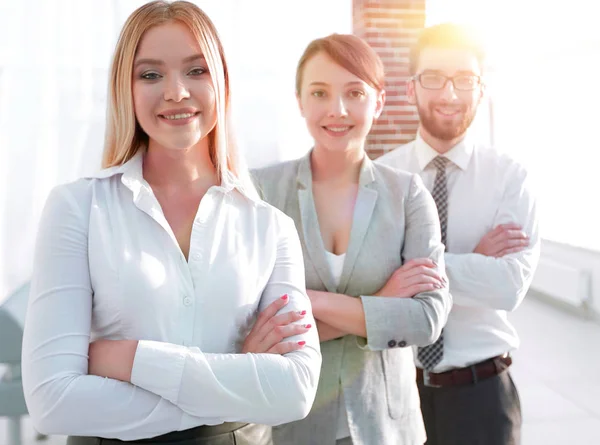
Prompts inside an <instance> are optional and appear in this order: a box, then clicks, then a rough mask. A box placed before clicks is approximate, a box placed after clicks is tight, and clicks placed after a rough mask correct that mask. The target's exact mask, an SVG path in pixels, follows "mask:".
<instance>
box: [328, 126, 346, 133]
mask: <svg viewBox="0 0 600 445" xmlns="http://www.w3.org/2000/svg"><path fill="white" fill-rule="evenodd" d="M325 128H327V129H328V130H329V131H333V132H334V133H342V132H344V131H346V130H348V129H349V128H350V127H325Z"/></svg>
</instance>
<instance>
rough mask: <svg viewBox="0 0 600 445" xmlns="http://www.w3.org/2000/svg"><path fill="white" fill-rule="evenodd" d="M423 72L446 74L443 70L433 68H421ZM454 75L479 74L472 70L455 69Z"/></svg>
mask: <svg viewBox="0 0 600 445" xmlns="http://www.w3.org/2000/svg"><path fill="white" fill-rule="evenodd" d="M423 73H427V74H430V73H435V74H442V75H445V74H446V73H445V72H444V71H443V70H434V69H428V70H427V69H426V70H423ZM454 75H455V76H464V75H467V76H479V74H475V73H474V72H473V71H470V70H461V71H457V72H456V73H455V74H454Z"/></svg>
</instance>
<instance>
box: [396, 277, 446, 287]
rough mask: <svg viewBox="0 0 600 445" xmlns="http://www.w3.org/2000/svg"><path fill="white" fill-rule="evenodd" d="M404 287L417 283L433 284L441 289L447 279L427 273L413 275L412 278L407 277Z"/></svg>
mask: <svg viewBox="0 0 600 445" xmlns="http://www.w3.org/2000/svg"><path fill="white" fill-rule="evenodd" d="M402 284H403V285H402V287H403V288H408V287H410V286H414V285H417V284H433V285H434V286H435V287H436V288H437V289H441V288H442V287H444V286H445V285H446V281H445V279H444V278H442V277H440V276H431V275H426V274H419V275H413V276H412V277H410V278H407V279H406V280H404V281H403V283H402Z"/></svg>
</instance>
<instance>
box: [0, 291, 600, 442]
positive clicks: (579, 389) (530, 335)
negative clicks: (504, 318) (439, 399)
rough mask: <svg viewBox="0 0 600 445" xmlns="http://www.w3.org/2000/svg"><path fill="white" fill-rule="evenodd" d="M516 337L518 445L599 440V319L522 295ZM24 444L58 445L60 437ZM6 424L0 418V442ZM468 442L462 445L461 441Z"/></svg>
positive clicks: (26, 427)
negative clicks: (520, 415) (520, 427)
mask: <svg viewBox="0 0 600 445" xmlns="http://www.w3.org/2000/svg"><path fill="white" fill-rule="evenodd" d="M510 318H511V320H512V321H513V323H514V324H515V326H516V328H517V330H518V331H519V334H520V336H521V342H522V343H521V348H520V349H519V351H517V352H516V353H515V354H514V356H515V364H514V366H513V368H512V373H513V376H514V377H515V380H516V383H517V386H518V388H519V391H520V394H521V401H522V405H523V416H524V426H523V445H575V444H577V445H600V358H599V354H600V323H598V322H597V321H596V322H592V321H588V320H584V319H582V318H580V317H578V316H575V315H572V314H570V313H568V312H565V311H564V310H561V309H558V308H556V307H554V306H552V305H549V304H547V303H545V302H543V301H539V300H536V299H534V298H527V299H526V300H525V301H524V303H523V304H522V306H521V307H520V308H519V309H518V310H517V311H516V312H514V313H513V314H511V315H510ZM23 433H24V434H23V435H24V438H25V442H24V443H25V445H64V442H65V438H64V437H58V436H56V437H52V438H50V439H48V440H46V441H44V442H36V441H35V440H34V437H35V433H34V431H33V429H32V427H31V424H30V422H29V420H28V419H25V420H24V421H23ZM6 443H7V425H6V421H5V420H4V419H0V445H5V444H6ZM465 445H468V444H465Z"/></svg>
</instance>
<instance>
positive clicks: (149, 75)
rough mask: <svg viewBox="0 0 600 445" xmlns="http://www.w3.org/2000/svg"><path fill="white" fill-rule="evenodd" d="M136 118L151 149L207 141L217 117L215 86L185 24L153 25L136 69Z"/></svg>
mask: <svg viewBox="0 0 600 445" xmlns="http://www.w3.org/2000/svg"><path fill="white" fill-rule="evenodd" d="M132 83H133V102H134V109H135V117H136V120H137V122H138V123H139V125H140V127H141V128H142V129H143V130H144V132H145V133H146V134H147V135H148V137H149V146H148V149H149V150H150V149H152V148H153V147H162V148H164V149H168V150H184V149H189V148H191V147H194V146H196V145H197V144H198V143H199V142H200V141H203V142H204V143H206V144H207V146H208V142H207V141H208V140H207V139H206V136H207V135H208V134H209V133H210V132H211V131H212V130H213V128H214V127H215V124H216V122H217V114H216V106H215V89H214V87H213V83H212V80H211V77H210V73H209V71H208V67H207V63H206V60H205V59H204V56H203V54H202V51H201V49H200V45H199V44H198V42H197V40H196V39H195V38H194V36H193V34H192V33H191V31H190V30H189V29H188V28H187V26H185V25H184V24H182V23H180V22H177V21H171V22H168V23H166V24H164V25H159V26H155V27H153V28H150V29H149V30H148V31H146V33H145V34H144V35H143V37H142V39H141V41H140V44H139V46H138V49H137V53H136V56H135V60H134V68H133V81H132Z"/></svg>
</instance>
